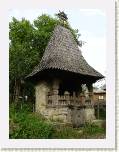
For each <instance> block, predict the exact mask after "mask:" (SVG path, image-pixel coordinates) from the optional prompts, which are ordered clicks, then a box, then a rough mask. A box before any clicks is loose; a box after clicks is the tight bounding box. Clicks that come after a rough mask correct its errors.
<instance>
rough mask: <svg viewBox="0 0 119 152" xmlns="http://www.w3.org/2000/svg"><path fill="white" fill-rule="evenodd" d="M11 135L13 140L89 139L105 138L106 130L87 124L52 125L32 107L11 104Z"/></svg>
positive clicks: (29, 105) (23, 104)
mask: <svg viewBox="0 0 119 152" xmlns="http://www.w3.org/2000/svg"><path fill="white" fill-rule="evenodd" d="M9 125H10V133H9V137H10V138H12V139H48V138H49V139H87V138H105V128H100V127H98V126H96V125H94V124H86V125H85V126H83V127H80V128H73V127H71V126H67V125H60V123H59V124H55V123H52V122H50V121H48V120H46V119H45V118H43V116H39V115H37V114H36V113H33V112H32V105H31V104H28V103H27V104H25V103H22V104H21V103H18V104H16V103H12V104H10V122H9Z"/></svg>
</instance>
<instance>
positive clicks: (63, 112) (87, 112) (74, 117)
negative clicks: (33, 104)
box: [40, 107, 95, 127]
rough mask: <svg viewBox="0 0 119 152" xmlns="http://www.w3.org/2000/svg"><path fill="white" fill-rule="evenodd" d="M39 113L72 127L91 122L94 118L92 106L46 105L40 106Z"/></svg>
mask: <svg viewBox="0 0 119 152" xmlns="http://www.w3.org/2000/svg"><path fill="white" fill-rule="evenodd" d="M41 109H42V110H41V111H40V114H42V115H43V116H44V117H45V118H47V119H49V120H50V121H53V122H59V123H66V124H71V125H73V126H74V127H79V126H81V125H84V124H85V123H86V122H92V121H93V120H94V119H95V115H94V108H92V107H85V108H84V107H82V108H77V107H73V108H72V109H70V108H69V107H48V108H41Z"/></svg>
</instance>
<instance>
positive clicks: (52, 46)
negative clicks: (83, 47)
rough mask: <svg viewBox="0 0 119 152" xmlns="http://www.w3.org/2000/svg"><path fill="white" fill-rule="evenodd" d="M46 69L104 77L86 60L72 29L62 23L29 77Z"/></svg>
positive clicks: (55, 30) (54, 32) (56, 28)
mask: <svg viewBox="0 0 119 152" xmlns="http://www.w3.org/2000/svg"><path fill="white" fill-rule="evenodd" d="M46 69H59V70H64V71H69V72H73V73H78V74H82V75H89V76H93V77H97V79H100V78H103V75H102V74H100V73H99V72H97V71H96V70H95V69H94V68H92V67H91V66H90V65H89V64H88V63H87V62H86V60H85V59H84V57H83V56H82V53H81V51H80V49H79V47H78V45H77V43H76V41H75V39H74V36H73V35H72V33H71V32H70V30H69V29H67V28H65V27H62V26H60V25H57V26H56V27H55V29H54V31H53V34H52V36H51V39H50V41H49V43H48V45H47V47H46V49H45V52H44V54H43V57H42V59H41V61H40V63H39V65H37V66H36V67H35V68H34V70H33V71H32V73H31V74H29V75H28V77H32V76H34V75H35V74H37V73H39V72H41V71H43V70H46Z"/></svg>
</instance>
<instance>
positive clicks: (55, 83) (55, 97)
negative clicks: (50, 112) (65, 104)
mask: <svg viewBox="0 0 119 152" xmlns="http://www.w3.org/2000/svg"><path fill="white" fill-rule="evenodd" d="M52 88H53V105H58V93H59V80H58V79H54V80H53V86H52Z"/></svg>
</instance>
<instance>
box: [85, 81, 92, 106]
mask: <svg viewBox="0 0 119 152" xmlns="http://www.w3.org/2000/svg"><path fill="white" fill-rule="evenodd" d="M86 85H87V87H88V91H89V99H90V100H91V104H93V86H92V83H88V84H86Z"/></svg>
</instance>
